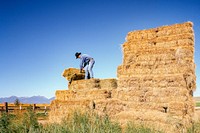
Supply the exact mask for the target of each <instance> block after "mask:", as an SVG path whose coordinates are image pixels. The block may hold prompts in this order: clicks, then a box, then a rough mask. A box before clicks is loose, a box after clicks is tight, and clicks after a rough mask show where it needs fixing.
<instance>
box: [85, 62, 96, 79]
mask: <svg viewBox="0 0 200 133" xmlns="http://www.w3.org/2000/svg"><path fill="white" fill-rule="evenodd" d="M94 63H95V61H94V59H92V60H90V62H89V64H88V65H86V66H85V79H89V77H90V78H94V74H93V71H92V68H93V66H94Z"/></svg>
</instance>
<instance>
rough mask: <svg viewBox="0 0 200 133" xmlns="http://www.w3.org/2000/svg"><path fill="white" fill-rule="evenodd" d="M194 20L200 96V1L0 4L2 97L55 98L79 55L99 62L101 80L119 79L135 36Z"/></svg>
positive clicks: (29, 0)
mask: <svg viewBox="0 0 200 133" xmlns="http://www.w3.org/2000/svg"><path fill="white" fill-rule="evenodd" d="M186 21H192V22H193V23H194V31H195V63H196V65H197V68H196V75H197V90H196V91H195V93H194V94H195V96H197V95H198V96H200V89H199V88H200V79H199V76H200V68H199V66H200V60H199V57H200V1H199V0H0V97H8V96H12V95H16V96H33V95H42V96H46V97H49V98H50V97H53V96H54V94H55V91H56V90H58V89H67V81H66V80H65V79H64V78H63V77H62V76H61V74H62V72H63V70H64V69H65V68H68V67H76V68H78V67H79V60H76V59H75V57H74V53H75V52H77V51H81V52H82V53H87V54H89V55H91V56H93V57H94V58H95V60H96V64H95V66H94V73H95V77H96V78H110V77H114V78H115V77H116V71H117V66H118V65H120V64H121V63H122V52H121V51H122V50H121V44H123V43H124V42H125V37H126V35H127V33H128V32H129V31H132V30H142V29H148V28H154V27H158V26H163V25H171V24H175V23H182V22H186Z"/></svg>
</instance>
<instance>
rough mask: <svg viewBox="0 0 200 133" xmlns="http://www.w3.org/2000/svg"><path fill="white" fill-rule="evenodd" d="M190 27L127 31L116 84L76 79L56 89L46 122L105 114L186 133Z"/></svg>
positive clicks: (192, 82) (191, 77)
mask: <svg viewBox="0 0 200 133" xmlns="http://www.w3.org/2000/svg"><path fill="white" fill-rule="evenodd" d="M192 26H193V25H192V23H191V22H186V23H182V24H175V25H171V26H162V27H158V28H154V29H148V30H139V31H133V32H130V33H128V35H127V38H126V39H127V40H126V42H125V43H124V44H123V55H124V56H123V63H122V64H121V65H120V66H119V67H118V69H117V74H118V81H116V79H104V80H100V79H90V80H74V81H73V82H71V84H70V86H69V89H70V90H62V91H61V90H58V91H56V100H54V101H53V102H52V103H51V112H50V117H49V119H50V121H51V122H60V121H61V119H62V118H64V117H67V116H68V115H69V114H70V113H71V112H72V111H73V110H75V109H81V110H82V111H88V110H90V111H94V112H96V113H98V114H100V115H104V114H108V115H109V116H110V118H111V119H112V120H116V121H118V122H120V123H121V124H122V125H125V124H126V123H127V122H128V121H133V122H134V123H136V124H145V125H146V126H148V127H150V128H155V129H156V130H162V131H165V132H169V133H174V132H186V128H187V127H188V126H191V124H192V122H193V119H192V118H193V115H194V101H193V91H194V90H195V88H196V76H195V64H194V33H193V28H192ZM70 71H71V70H70ZM68 73H70V72H69V71H68ZM70 75H73V74H68V75H66V74H65V73H64V77H67V79H68V80H69V81H71V79H74V78H72V77H73V76H70Z"/></svg>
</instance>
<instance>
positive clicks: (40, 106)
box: [0, 102, 50, 112]
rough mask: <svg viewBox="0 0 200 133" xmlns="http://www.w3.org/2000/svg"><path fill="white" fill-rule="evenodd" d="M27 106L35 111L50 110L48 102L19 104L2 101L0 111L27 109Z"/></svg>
mask: <svg viewBox="0 0 200 133" xmlns="http://www.w3.org/2000/svg"><path fill="white" fill-rule="evenodd" d="M28 108H32V109H33V110H36V111H44V112H47V111H48V110H50V104H19V105H15V104H13V103H7V102H5V103H3V104H0V112H13V111H15V110H27V109H28Z"/></svg>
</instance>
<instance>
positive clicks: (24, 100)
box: [0, 96, 55, 104]
mask: <svg viewBox="0 0 200 133" xmlns="http://www.w3.org/2000/svg"><path fill="white" fill-rule="evenodd" d="M17 98H18V99H19V101H20V103H30V104H33V103H36V104H37V103H50V102H51V101H52V100H53V99H55V97H52V98H50V99H48V98H46V97H44V96H32V97H17V96H11V97H4V98H0V103H3V102H8V103H14V102H15V100H16V99H17Z"/></svg>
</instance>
